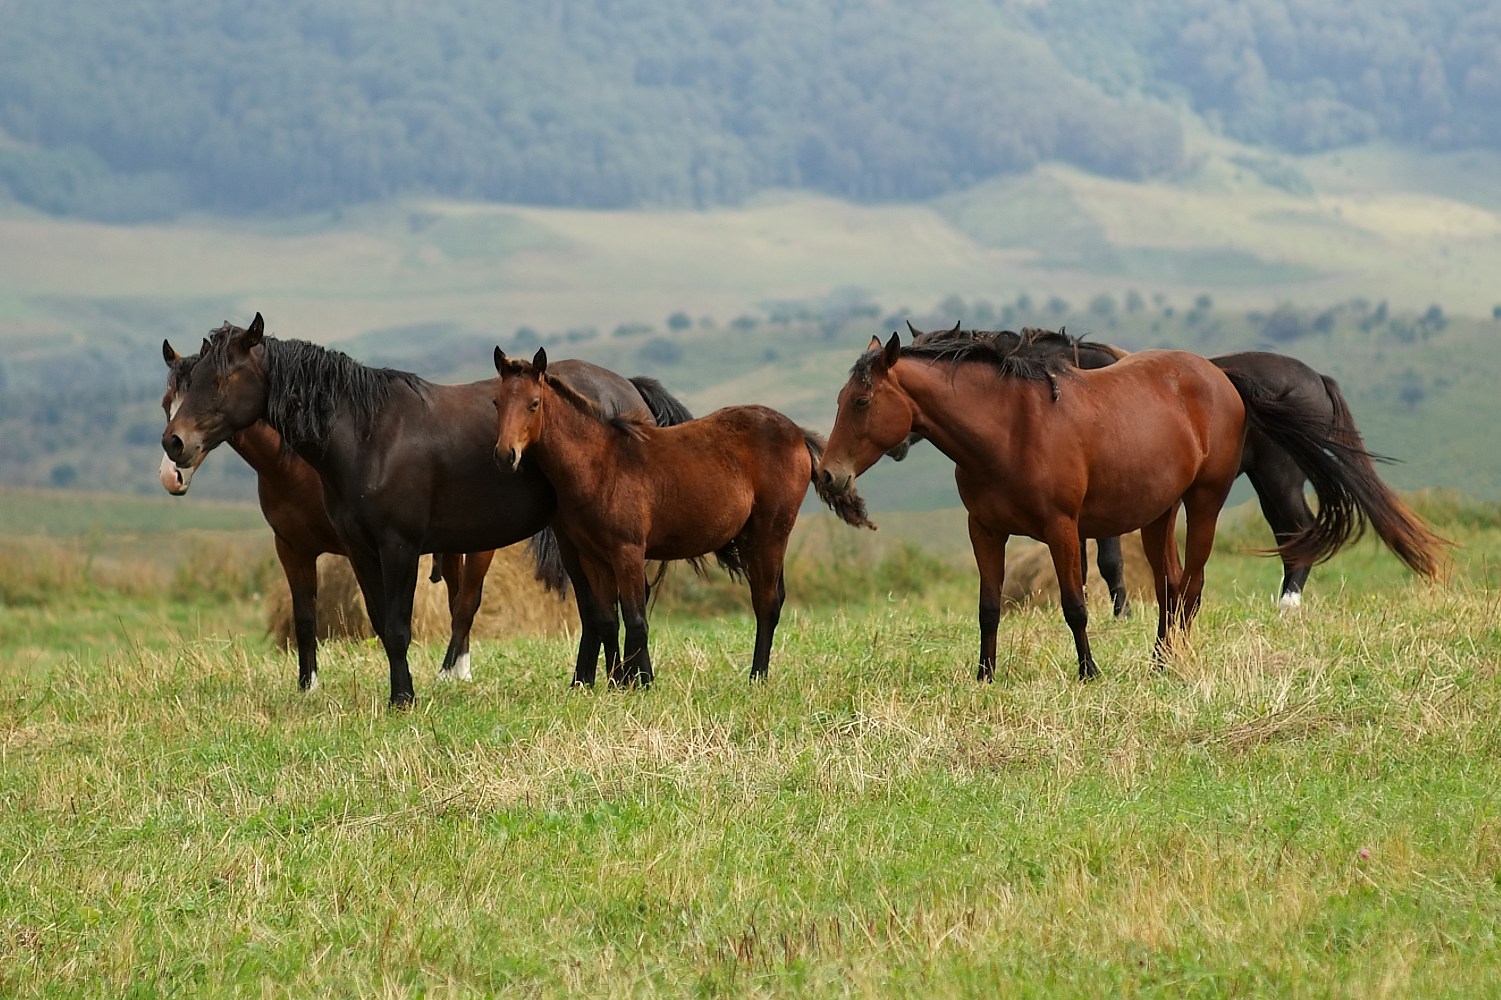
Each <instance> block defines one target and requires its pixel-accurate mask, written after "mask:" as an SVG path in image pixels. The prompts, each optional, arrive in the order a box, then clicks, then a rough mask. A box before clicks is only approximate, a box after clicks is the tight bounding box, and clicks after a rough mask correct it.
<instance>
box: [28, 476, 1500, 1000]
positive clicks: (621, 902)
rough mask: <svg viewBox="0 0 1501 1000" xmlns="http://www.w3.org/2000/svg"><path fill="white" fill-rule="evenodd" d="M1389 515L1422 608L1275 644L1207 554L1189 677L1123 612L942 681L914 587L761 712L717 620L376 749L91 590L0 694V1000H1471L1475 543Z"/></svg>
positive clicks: (225, 652) (1034, 618)
mask: <svg viewBox="0 0 1501 1000" xmlns="http://www.w3.org/2000/svg"><path fill="white" fill-rule="evenodd" d="M1445 504H1447V505H1448V507H1447V508H1445V507H1444V505H1445ZM1425 509H1428V510H1430V511H1431V512H1435V513H1436V515H1437V513H1442V512H1443V511H1444V510H1447V513H1446V514H1445V515H1444V517H1445V525H1444V530H1445V531H1446V532H1447V533H1449V534H1451V535H1453V536H1455V537H1456V538H1457V539H1459V540H1461V541H1463V542H1465V543H1466V547H1465V548H1464V549H1462V550H1461V551H1460V552H1459V553H1458V555H1457V558H1456V562H1455V569H1454V573H1453V578H1452V579H1451V581H1450V582H1449V583H1448V584H1447V585H1445V586H1433V585H1428V584H1421V583H1416V582H1413V581H1411V580H1410V579H1408V578H1407V577H1406V576H1405V575H1404V574H1403V573H1401V572H1400V571H1399V569H1398V567H1397V566H1396V565H1395V562H1394V560H1392V559H1391V558H1390V557H1389V556H1387V555H1385V554H1383V553H1381V552H1380V551H1379V550H1378V549H1377V548H1376V547H1375V546H1374V545H1372V544H1370V543H1362V544H1361V545H1360V546H1358V547H1356V548H1355V549H1353V550H1351V551H1349V552H1347V553H1345V554H1342V555H1341V556H1339V557H1338V558H1337V559H1336V560H1335V562H1334V563H1332V564H1331V565H1329V566H1326V567H1322V568H1321V569H1320V570H1319V571H1318V572H1317V573H1316V575H1315V577H1314V582H1313V584H1312V585H1311V587H1310V590H1309V595H1310V596H1309V601H1308V603H1307V604H1306V605H1305V607H1304V608H1303V611H1302V613H1300V614H1297V615H1290V616H1279V615H1277V614H1276V612H1275V611H1273V610H1272V608H1271V602H1270V601H1269V600H1268V596H1269V591H1270V589H1271V588H1270V579H1271V578H1272V577H1273V576H1274V575H1275V573H1274V568H1273V567H1272V566H1271V565H1270V564H1269V563H1268V562H1267V561H1266V560H1259V559H1254V558H1253V557H1250V556H1246V555H1237V554H1236V553H1235V551H1234V550H1235V549H1237V548H1244V547H1247V546H1250V545H1255V544H1259V543H1260V537H1259V535H1258V534H1257V532H1256V530H1255V529H1254V527H1252V526H1251V525H1250V524H1249V523H1243V522H1242V521H1239V520H1237V519H1236V518H1234V517H1232V518H1231V519H1230V520H1231V523H1229V524H1228V525H1227V530H1226V534H1225V538H1224V544H1223V545H1222V547H1221V551H1220V552H1219V553H1217V555H1216V556H1215V559H1214V560H1213V561H1212V562H1211V563H1210V593H1209V596H1208V598H1207V601H1206V606H1205V610H1204V613H1203V615H1202V616H1201V618H1200V621H1199V625H1198V628H1197V629H1196V632H1195V636H1194V641H1193V643H1192V644H1191V647H1190V648H1188V649H1187V650H1186V651H1185V652H1184V653H1183V655H1182V656H1180V657H1179V658H1178V659H1177V660H1175V661H1174V662H1173V663H1172V664H1171V665H1170V666H1169V668H1168V670H1167V671H1166V672H1164V673H1161V674H1154V673H1153V672H1152V671H1151V670H1150V669H1149V652H1150V646H1151V630H1152V626H1151V617H1152V616H1151V614H1150V612H1149V610H1147V609H1142V610H1141V611H1140V612H1139V613H1138V615H1137V617H1135V618H1133V619H1130V620H1126V621H1112V620H1110V619H1108V618H1106V617H1105V616H1104V615H1103V614H1101V613H1099V612H1097V613H1096V615H1095V620H1094V622H1093V623H1092V632H1093V635H1094V639H1095V645H1096V652H1097V656H1098V658H1099V660H1100V663H1101V666H1102V669H1103V670H1104V677H1103V678H1102V679H1101V680H1100V681H1099V682H1097V683H1095V684H1091V685H1088V686H1083V685H1080V684H1078V683H1077V682H1075V681H1074V680H1072V674H1073V662H1072V661H1073V656H1072V649H1071V644H1070V643H1069V641H1068V638H1067V633H1066V630H1065V628H1064V626H1063V624H1062V621H1061V619H1060V616H1059V614H1058V612H1057V611H1056V609H1039V610H1035V611H1026V612H1021V613H1018V614H1014V615H1008V616H1007V618H1006V619H1005V620H1004V621H1003V623H1002V629H1003V649H1004V651H1005V654H1004V659H1003V662H1002V664H1001V669H1000V672H999V677H998V680H997V681H996V683H995V684H993V685H977V684H975V682H974V681H973V666H972V661H973V658H974V647H975V632H974V624H973V592H972V591H973V581H972V577H971V576H965V577H964V578H962V579H959V578H952V577H950V576H948V575H947V574H943V573H940V574H938V577H937V582H936V583H934V584H933V585H932V586H926V585H918V586H915V587H913V586H912V585H911V583H910V582H909V584H908V586H909V588H910V589H908V590H906V591H905V592H903V591H892V592H888V593H882V594H876V595H868V597H867V599H866V600H863V601H861V600H857V599H856V597H857V596H858V595H854V594H847V595H846V597H845V600H846V603H845V604H844V606H843V607H842V608H823V609H817V610H809V609H792V610H790V611H789V612H788V613H787V614H786V616H785V617H784V620H783V625H782V629H781V631H780V633H779V637H778V643H777V649H776V652H775V654H774V656H773V661H772V667H771V676H770V680H769V682H768V683H767V684H765V685H762V686H756V687H749V686H748V685H747V684H746V682H745V671H746V668H747V665H748V661H749V654H750V646H751V624H750V622H749V620H748V618H747V616H746V615H745V614H744V613H743V612H730V613H727V614H725V615H724V616H723V617H721V618H719V619H717V620H704V619H695V618H691V617H688V616H686V615H684V614H681V613H673V614H669V613H665V612H659V613H658V615H657V616H656V618H655V620H654V623H653V639H654V644H655V651H656V660H657V664H658V683H657V685H656V686H655V687H654V688H653V689H652V690H651V691H649V692H629V693H621V692H614V691H609V690H604V689H601V690H599V691H596V692H594V693H582V692H570V691H568V690H567V689H566V688H565V687H564V681H565V678H566V675H567V666H566V665H567V663H568V662H569V661H570V651H569V643H568V641H567V640H561V639H560V640H525V641H522V640H517V641H511V642H494V643H485V644H482V645H481V646H480V647H479V648H478V649H477V656H476V664H475V671H476V677H477V680H476V682H475V683H474V684H473V685H464V686H454V687H447V686H437V685H435V684H433V682H432V679H431V678H432V673H433V670H434V665H435V661H436V658H437V656H438V654H439V650H437V649H435V648H431V647H427V648H422V649H420V650H419V651H418V653H417V662H418V666H417V676H418V696H419V700H418V704H417V706H416V707H415V708H414V709H413V710H412V711H409V712H402V713H391V712H388V711H387V709H386V708H385V697H386V678H385V668H384V663H383V658H382V657H381V655H380V654H379V652H378V651H377V650H375V649H373V648H371V647H370V646H368V645H361V644H348V643H342V644H341V643H334V644H329V645H328V646H326V647H325V649H324V652H323V655H322V657H321V659H322V663H323V670H322V671H321V675H322V678H323V686H322V687H321V688H320V689H319V690H318V691H316V692H314V693H312V694H310V695H306V696H304V695H300V694H298V693H297V692H296V690H295V684H294V674H295V666H294V664H293V662H292V659H291V657H290V656H289V655H287V654H283V653H279V652H273V651H272V650H271V649H270V648H269V646H268V644H267V642H266V640H265V639H264V638H262V637H261V636H260V632H259V630H258V628H256V627H255V625H256V623H255V621H254V609H253V608H252V607H251V606H250V605H248V604H246V603H244V602H242V601H241V602H236V601H231V602H227V603H221V604H217V605H215V604H207V603H201V602H200V603H199V604H197V605H188V606H184V607H182V608H179V609H177V610H175V611H172V612H166V611H165V609H164V608H163V607H162V605H160V604H153V601H156V600H158V599H157V598H148V597H135V598H132V597H130V596H128V595H122V596H119V597H118V598H117V600H116V605H115V610H116V612H117V620H118V632H117V633H115V634H114V635H112V636H111V635H104V636H101V637H100V638H99V640H98V641H97V642H89V643H81V644H79V645H78V646H77V647H76V648H75V651H73V652H54V653H52V654H49V657H48V658H45V659H32V660H27V659H25V658H21V659H19V660H18V659H17V658H16V657H14V656H13V655H7V657H6V662H7V664H8V666H7V668H6V670H5V671H3V672H0V760H3V766H0V871H3V872H5V873H6V877H5V878H3V879H0V942H3V947H0V994H4V995H7V996H18V997H23V996H111V997H118V996H160V995H177V994H192V995H214V996H219V995H223V996H227V995H242V994H247V993H261V994H271V995H299V996H303V995H362V996H363V995H382V996H407V995H419V994H422V995H436V996H469V995H491V994H497V993H525V994H528V995H546V996H561V995H577V994H585V995H591V996H638V995H647V994H660V993H668V994H675V995H684V994H688V995H706V996H708V995H733V996H789V995H815V996H816V995H848V994H850V993H855V994H861V995H898V996H923V997H930V996H969V995H975V994H979V993H998V994H1001V995H1019V996H1042V995H1048V996H1054V995H1063V996H1099V995H1121V994H1131V995H1147V996H1183V995H1191V996H1231V995H1246V994H1249V995H1277V996H1320V997H1322V996H1329V995H1341V996H1362V997H1365V996H1419V995H1422V996H1433V995H1471V994H1473V993H1475V992H1477V991H1481V992H1483V991H1484V990H1485V989H1486V988H1487V987H1486V986H1485V985H1484V984H1487V983H1492V982H1495V981H1497V979H1498V977H1501V947H1498V941H1497V935H1496V930H1495V929H1496V927H1497V926H1498V925H1501V924H1498V919H1501V820H1498V816H1501V728H1498V725H1497V722H1496V720H1497V718H1501V694H1498V692H1501V687H1498V684H1497V681H1498V663H1501V629H1498V627H1497V625H1496V622H1497V615H1496V610H1497V604H1498V598H1497V590H1496V586H1497V580H1496V577H1495V574H1494V572H1493V571H1492V570H1491V569H1490V566H1491V564H1492V563H1494V562H1495V560H1496V558H1497V556H1498V554H1501V531H1498V529H1497V528H1496V524H1497V519H1496V517H1495V512H1494V509H1493V507H1492V506H1490V505H1483V504H1469V503H1465V502H1462V501H1458V500H1455V499H1454V498H1452V497H1451V498H1444V497H1440V498H1431V499H1429V500H1426V501H1425ZM909 530H911V529H910V528H909ZM856 537H859V538H862V539H864V538H869V539H871V540H874V539H876V538H878V537H879V536H869V535H862V536H856ZM828 544H836V543H835V542H834V541H833V539H832V538H831V539H830V541H829V543H828ZM884 544H886V545H893V544H899V543H898V542H893V541H885V542H884ZM1096 596H1098V595H1096ZM70 609H71V610H70ZM215 609H216V610H215ZM105 611H106V609H105V607H104V606H103V604H102V602H101V601H100V600H99V599H98V596H97V595H94V596H89V595H84V596H82V597H80V598H79V600H78V601H76V602H74V603H72V604H69V603H67V602H63V603H61V604H59V605H54V606H53V607H51V609H50V611H49V613H50V614H52V615H54V616H55V619H56V620H54V621H53V622H51V623H50V624H49V625H48V628H49V630H50V631H49V632H48V635H49V636H51V638H49V639H46V640H44V641H45V642H47V643H52V642H57V641H59V639H58V637H59V636H61V635H62V634H63V633H64V631H65V628H66V626H65V619H66V618H67V617H68V616H69V615H70V614H76V621H77V627H78V628H79V629H80V630H81V631H83V632H87V631H88V630H89V629H91V628H94V627H97V624H98V622H99V621H100V620H101V619H102V618H103V616H104V614H105ZM4 614H5V615H6V619H5V625H6V627H5V628H4V629H3V630H0V641H4V642H6V643H9V642H12V641H13V638H12V637H13V636H14V635H15V634H16V631H15V629H14V628H13V626H14V625H15V623H16V619H15V618H14V617H13V614H14V612H13V611H11V610H7V611H5V612H4ZM91 622H93V623H94V624H90V623H91ZM106 631H107V630H106Z"/></svg>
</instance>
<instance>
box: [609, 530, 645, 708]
mask: <svg viewBox="0 0 1501 1000" xmlns="http://www.w3.org/2000/svg"><path fill="white" fill-rule="evenodd" d="M612 565H613V568H614V576H615V585H616V587H617V588H618V590H619V595H620V617H621V620H622V621H623V622H624V624H625V658H624V660H623V662H622V663H621V665H620V674H621V678H622V680H623V682H624V683H626V684H630V685H638V686H640V687H643V688H647V687H651V684H652V680H653V675H652V666H651V651H650V649H648V648H647V625H646V552H645V550H644V549H640V548H625V549H621V550H620V551H619V552H617V553H616V554H615V558H614V559H613V560H612ZM610 610H611V614H612V616H613V614H614V607H613V602H612V607H611V609H610Z"/></svg>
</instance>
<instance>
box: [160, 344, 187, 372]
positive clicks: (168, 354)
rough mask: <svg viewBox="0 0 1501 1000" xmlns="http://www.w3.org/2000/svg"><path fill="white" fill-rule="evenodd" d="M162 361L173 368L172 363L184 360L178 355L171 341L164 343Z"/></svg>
mask: <svg viewBox="0 0 1501 1000" xmlns="http://www.w3.org/2000/svg"><path fill="white" fill-rule="evenodd" d="M162 360H163V361H165V362H166V363H167V367H168V368H171V367H172V363H173V362H174V361H181V360H182V355H181V354H178V353H177V352H176V351H175V350H173V349H172V343H171V341H167V340H163V341H162Z"/></svg>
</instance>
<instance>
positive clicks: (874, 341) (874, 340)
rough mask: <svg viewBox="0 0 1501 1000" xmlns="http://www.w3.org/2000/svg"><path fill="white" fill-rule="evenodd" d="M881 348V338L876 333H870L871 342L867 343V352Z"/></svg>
mask: <svg viewBox="0 0 1501 1000" xmlns="http://www.w3.org/2000/svg"><path fill="white" fill-rule="evenodd" d="M880 349H881V338H880V337H877V336H876V335H875V334H871V335H870V343H868V344H866V345H865V350H866V352H867V353H869V352H870V351H879V350H880Z"/></svg>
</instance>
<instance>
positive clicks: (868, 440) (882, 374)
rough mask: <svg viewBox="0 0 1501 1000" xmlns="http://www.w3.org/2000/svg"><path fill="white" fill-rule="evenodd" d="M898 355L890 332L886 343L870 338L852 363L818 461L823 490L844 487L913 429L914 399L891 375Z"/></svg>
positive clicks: (897, 340)
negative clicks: (825, 443) (852, 366)
mask: <svg viewBox="0 0 1501 1000" xmlns="http://www.w3.org/2000/svg"><path fill="white" fill-rule="evenodd" d="M901 355H902V340H901V337H900V336H899V335H897V334H895V333H893V334H892V335H891V339H890V340H888V341H887V342H886V344H885V346H882V345H881V343H880V341H879V340H877V339H876V338H875V337H872V338H871V341H870V349H869V350H867V351H866V353H865V354H864V356H863V357H861V358H860V360H859V361H857V362H855V367H854V368H853V369H852V370H851V371H850V379H849V381H848V382H846V383H845V385H844V388H843V389H841V390H840V391H839V412H838V414H837V415H836V416H835V418H834V429H833V430H832V431H831V432H830V433H829V445H828V447H827V448H826V449H824V453H823V459H822V460H821V461H820V462H819V463H818V478H819V483H820V484H822V486H823V487H824V489H826V490H828V491H830V492H832V493H836V494H838V493H845V492H848V491H849V490H850V489H852V488H853V486H854V482H855V477H856V476H858V475H860V474H861V473H862V472H864V471H865V470H866V469H868V468H870V467H871V466H872V465H874V464H876V462H877V461H878V460H879V459H880V457H881V456H882V455H884V454H886V452H888V451H890V450H891V449H892V448H895V447H896V446H897V445H898V444H901V443H902V442H903V441H905V440H906V439H907V435H908V434H910V433H911V432H912V420H913V412H912V403H911V401H910V400H909V399H908V398H907V394H906V393H904V392H903V391H902V389H901V386H899V385H897V383H896V381H895V380H894V379H893V378H892V377H891V366H892V365H894V364H896V362H897V359H898V358H900V357H901Z"/></svg>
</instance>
